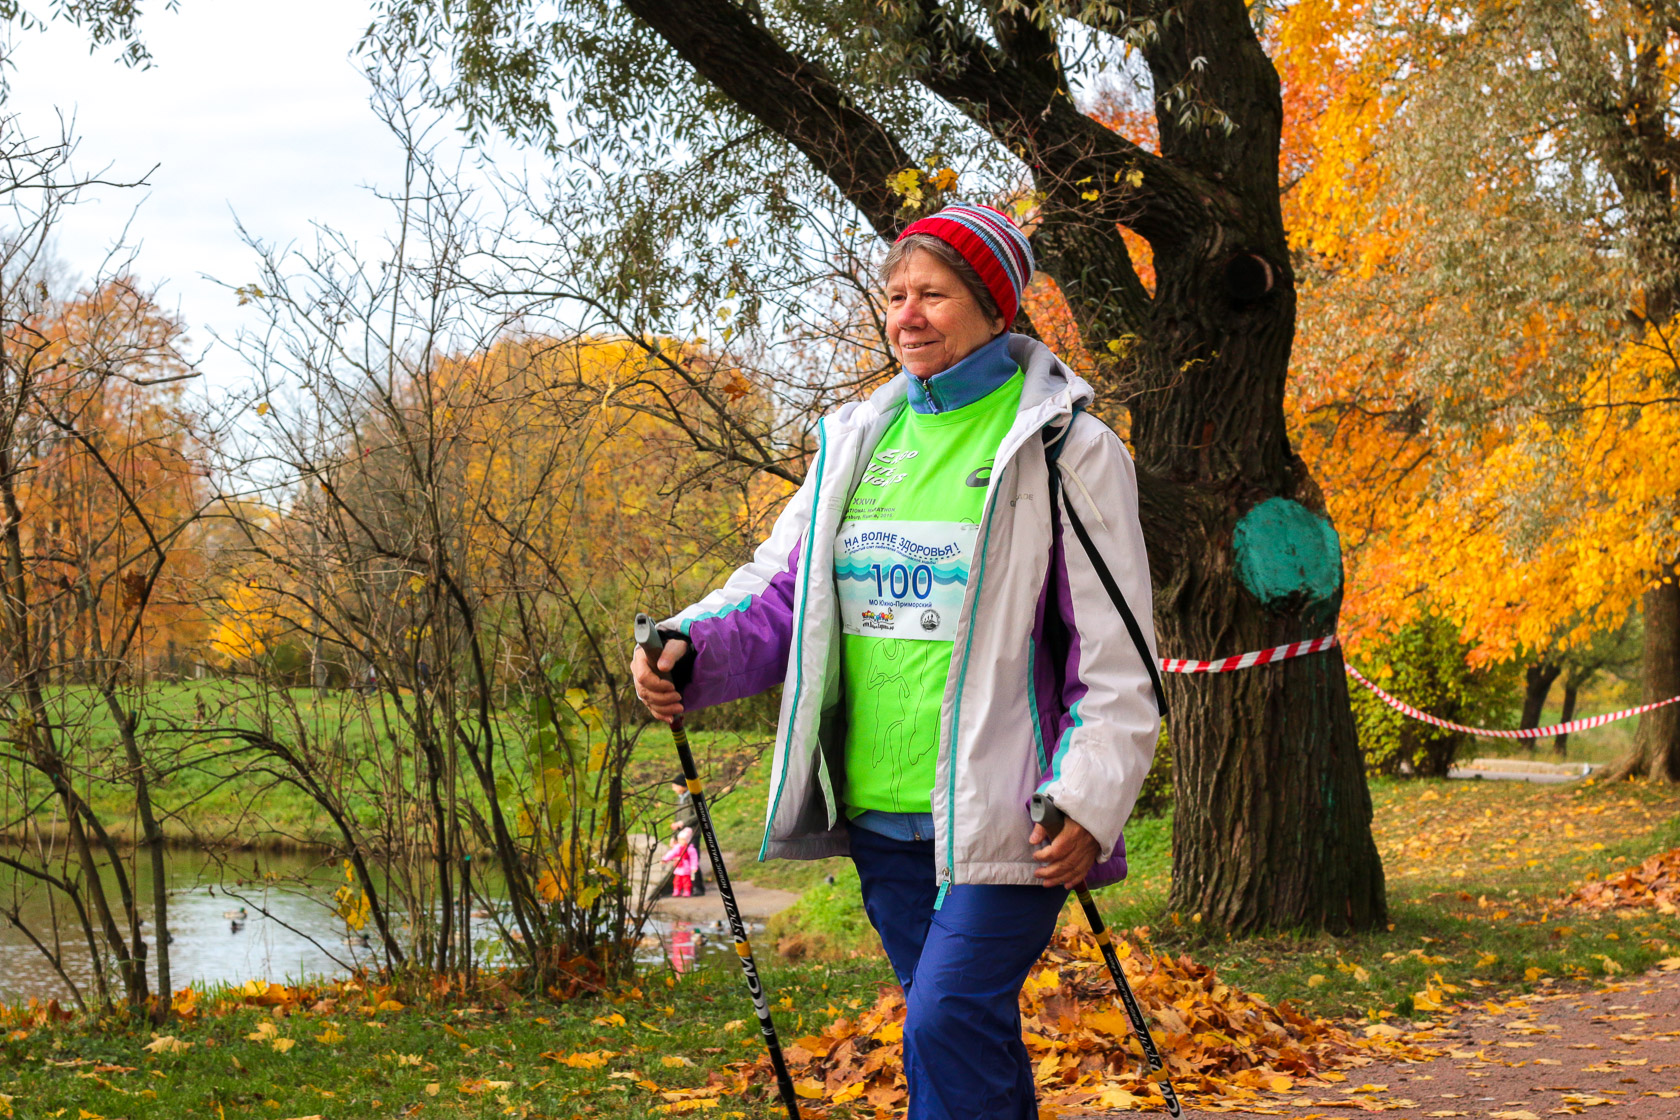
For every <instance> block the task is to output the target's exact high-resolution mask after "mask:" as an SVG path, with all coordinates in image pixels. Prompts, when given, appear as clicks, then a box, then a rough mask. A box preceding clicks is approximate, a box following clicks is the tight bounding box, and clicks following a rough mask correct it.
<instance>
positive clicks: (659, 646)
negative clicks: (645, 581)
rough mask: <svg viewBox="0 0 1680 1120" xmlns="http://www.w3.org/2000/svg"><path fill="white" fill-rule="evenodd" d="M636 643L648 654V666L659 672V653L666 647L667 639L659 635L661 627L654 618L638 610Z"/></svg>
mask: <svg viewBox="0 0 1680 1120" xmlns="http://www.w3.org/2000/svg"><path fill="white" fill-rule="evenodd" d="M636 644H637V645H639V646H641V647H642V652H643V653H645V654H647V659H648V666H649V667H650V668H652V669H653V671H654V672H656V673H657V672H659V654H660V652H661V651H663V650H664V648H665V639H664V638H662V637H660V636H659V628H658V627H657V626H655V625H654V624H653V618H652V617H651V616H649V615H647V614H644V613H642V612H640V611H638V612H636ZM661 675H663V674H661Z"/></svg>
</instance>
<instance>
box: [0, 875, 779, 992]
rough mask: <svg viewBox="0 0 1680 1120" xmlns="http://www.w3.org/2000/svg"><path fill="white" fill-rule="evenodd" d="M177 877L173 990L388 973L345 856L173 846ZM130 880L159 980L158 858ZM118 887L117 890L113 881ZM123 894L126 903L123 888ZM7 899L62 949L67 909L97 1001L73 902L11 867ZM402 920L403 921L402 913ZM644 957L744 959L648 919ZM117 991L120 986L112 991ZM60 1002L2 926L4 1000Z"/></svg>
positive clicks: (479, 922) (707, 939)
mask: <svg viewBox="0 0 1680 1120" xmlns="http://www.w3.org/2000/svg"><path fill="white" fill-rule="evenodd" d="M166 862H167V870H166V873H167V875H168V876H169V881H170V886H171V889H170V892H169V926H170V934H171V937H170V943H169V956H170V972H171V980H172V982H173V986H174V987H176V988H181V987H184V986H186V985H187V984H189V983H194V984H200V985H203V984H212V983H230V984H240V983H244V982H245V981H246V980H271V981H276V982H279V983H291V982H296V981H299V980H304V979H308V978H319V977H333V976H344V975H347V974H348V973H349V972H350V971H351V970H352V969H354V968H357V967H377V966H379V965H380V964H382V963H383V956H384V954H383V952H382V947H381V946H380V944H379V942H378V940H377V938H376V937H374V936H372V935H371V930H370V931H368V932H357V931H352V930H350V929H348V928H347V927H346V926H345V924H344V921H343V920H342V919H341V918H339V917H338V916H337V914H335V913H334V911H333V909H332V905H331V901H332V892H333V891H334V890H335V889H336V888H337V887H338V886H339V885H340V884H341V883H342V882H343V881H344V877H343V871H342V869H341V867H340V866H339V864H338V862H337V861H336V860H331V859H325V858H323V857H321V856H319V855H313V854H307V853H292V852H276V853H268V852H264V853H260V854H255V855H253V854H252V853H249V852H246V853H238V854H236V855H235V856H232V857H220V856H217V855H214V854H211V853H206V852H201V851H195V850H191V849H171V850H170V851H169V852H168V854H167V860H166ZM128 870H129V877H130V883H131V884H132V887H133V890H134V891H135V893H136V895H137V897H139V898H141V899H143V900H145V902H146V903H147V904H146V905H143V906H142V908H141V913H142V915H143V916H144V917H145V919H146V925H145V926H144V927H142V928H143V933H144V936H145V939H146V942H147V953H146V962H147V973H148V975H149V976H150V978H151V981H152V984H153V986H154V987H155V986H156V981H157V958H156V946H155V945H154V944H153V938H154V929H153V927H152V925H151V921H150V919H151V907H150V905H149V903H150V900H151V897H152V885H151V873H150V863H149V860H147V859H145V858H141V859H138V860H136V861H134V862H131V863H130V865H129V868H128ZM107 886H108V887H113V888H114V885H113V884H111V883H107ZM112 897H113V898H114V897H115V892H114V889H113V894H112ZM0 899H4V900H5V901H6V903H7V905H11V904H12V903H13V901H14V900H15V902H16V905H17V908H18V912H19V917H20V918H22V920H23V921H24V923H25V924H27V925H28V926H29V927H30V929H31V930H33V931H34V932H35V934H36V935H37V936H39V937H41V938H42V940H44V941H46V942H47V943H48V944H49V945H51V944H52V941H51V937H50V934H49V932H48V931H49V930H50V929H51V925H52V917H53V910H54V907H55V906H56V908H57V914H58V919H59V926H60V934H59V938H60V942H59V948H60V949H61V951H62V955H63V958H64V961H65V965H66V969H65V970H66V971H67V972H68V973H69V974H70V977H71V979H72V980H74V981H75V983H76V985H77V986H78V987H79V988H80V989H81V991H82V994H83V997H84V998H86V999H88V1000H89V1001H90V1002H91V1001H92V999H93V998H94V988H93V966H92V961H91V958H90V957H89V955H88V950H87V945H86V942H85V941H82V940H81V935H80V932H79V930H78V929H77V928H76V927H75V925H74V919H73V916H72V915H71V913H70V911H69V908H68V907H67V906H66V904H65V902H64V899H63V898H62V896H60V897H57V898H54V897H52V896H50V895H49V894H47V893H46V892H44V891H41V890H40V889H38V888H36V887H35V886H34V885H33V884H32V883H30V882H29V881H28V880H21V881H20V880H19V878H18V877H17V873H15V872H13V871H11V870H10V869H6V868H0ZM496 909H497V906H496V904H495V902H494V901H492V902H491V903H490V904H489V908H484V906H483V904H480V905H478V906H475V907H474V909H473V911H472V919H473V920H472V924H471V928H472V936H473V943H474V946H475V959H479V960H482V959H483V957H482V950H481V949H480V948H478V947H480V946H483V945H485V944H487V943H490V942H493V941H494V940H495V938H496V936H497V923H496V916H495V914H494V911H495V910H496ZM391 920H392V921H394V922H397V923H400V922H401V921H402V915H401V914H400V913H393V914H392V915H391ZM755 928H756V927H755ZM642 934H643V936H642V941H641V946H640V949H639V951H638V953H637V960H638V961H639V962H640V963H641V964H642V965H644V966H658V967H664V966H666V965H668V966H669V967H671V968H673V969H675V970H676V971H678V972H687V971H689V970H691V969H692V968H694V967H695V966H696V965H697V964H707V963H710V962H711V961H712V960H714V959H715V960H723V959H725V958H726V957H733V956H734V953H733V951H732V950H733V944H732V942H731V941H730V938H729V935H728V933H727V932H726V931H725V930H724V928H723V924H722V923H721V922H714V923H707V922H699V923H691V922H689V921H686V920H682V919H674V920H665V919H662V918H659V917H657V916H655V917H652V918H649V919H648V921H647V923H646V925H645V926H644V927H643V930H642ZM116 990H117V984H116V982H115V981H114V980H113V991H114V992H115V991H116ZM30 998H36V999H49V998H55V999H58V1000H60V1001H63V1002H65V1003H66V1004H68V1003H69V1001H70V990H69V989H68V988H67V987H66V986H65V984H64V981H63V980H62V979H61V978H60V977H59V976H58V975H57V973H55V972H54V971H53V969H52V966H51V965H50V964H48V963H47V961H46V960H45V959H44V958H43V957H42V956H41V954H40V952H39V951H38V950H37V949H36V948H35V947H34V945H32V944H30V942H29V940H28V938H26V937H25V936H24V933H23V931H21V930H19V929H17V928H15V927H13V926H12V925H11V924H10V923H9V922H5V921H3V920H0V1002H5V1003H17V1002H22V1001H25V1000H28V999H30Z"/></svg>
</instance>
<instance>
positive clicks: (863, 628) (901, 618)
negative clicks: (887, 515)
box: [834, 521, 980, 642]
mask: <svg viewBox="0 0 1680 1120" xmlns="http://www.w3.org/2000/svg"><path fill="white" fill-rule="evenodd" d="M979 532H980V527H979V526H978V525H971V524H967V523H965V522H961V521H845V522H842V523H841V525H840V533H839V536H838V537H836V538H835V549H834V580H835V584H836V586H837V587H838V588H839V593H840V628H841V629H842V630H843V631H845V632H846V633H847V634H855V635H859V636H863V637H870V638H912V639H916V640H920V641H933V642H949V641H954V640H955V639H956V634H957V615H958V614H960V613H961V611H962V604H963V594H964V593H965V592H966V591H967V590H968V566H969V563H970V561H971V560H972V559H973V558H974V541H975V539H976V537H977V536H978V535H979Z"/></svg>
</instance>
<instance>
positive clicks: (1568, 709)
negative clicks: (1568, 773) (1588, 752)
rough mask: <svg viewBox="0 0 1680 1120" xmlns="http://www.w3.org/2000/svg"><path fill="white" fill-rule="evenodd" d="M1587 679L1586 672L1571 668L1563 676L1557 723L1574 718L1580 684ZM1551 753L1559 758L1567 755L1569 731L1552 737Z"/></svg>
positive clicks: (1579, 693)
mask: <svg viewBox="0 0 1680 1120" xmlns="http://www.w3.org/2000/svg"><path fill="white" fill-rule="evenodd" d="M1588 679H1589V675H1588V674H1586V673H1576V672H1574V671H1573V670H1572V671H1570V673H1569V674H1568V675H1567V676H1565V677H1564V678H1563V711H1562V712H1561V713H1560V714H1559V716H1558V722H1559V723H1568V722H1569V721H1570V720H1572V719H1574V718H1575V702H1576V700H1577V699H1579V698H1580V695H1581V686H1582V685H1583V684H1585V683H1586V682H1587V680H1588ZM1552 753H1553V754H1555V755H1556V756H1557V757H1559V758H1568V757H1569V732H1567V731H1565V732H1564V733H1563V734H1561V735H1557V736H1554V737H1553V738H1552Z"/></svg>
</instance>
